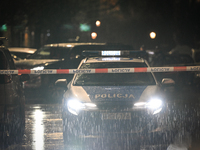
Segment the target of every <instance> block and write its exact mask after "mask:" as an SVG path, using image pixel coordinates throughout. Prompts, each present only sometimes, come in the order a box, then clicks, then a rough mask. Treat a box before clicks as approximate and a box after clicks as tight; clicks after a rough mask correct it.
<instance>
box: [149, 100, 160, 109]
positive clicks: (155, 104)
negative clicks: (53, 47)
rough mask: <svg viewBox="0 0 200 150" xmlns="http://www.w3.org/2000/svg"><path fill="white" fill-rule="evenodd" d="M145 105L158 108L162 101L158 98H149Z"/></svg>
mask: <svg viewBox="0 0 200 150" xmlns="http://www.w3.org/2000/svg"><path fill="white" fill-rule="evenodd" d="M146 107H147V108H150V109H158V108H160V107H162V101H161V100H160V99H151V100H150V101H149V102H148V103H147V104H146Z"/></svg>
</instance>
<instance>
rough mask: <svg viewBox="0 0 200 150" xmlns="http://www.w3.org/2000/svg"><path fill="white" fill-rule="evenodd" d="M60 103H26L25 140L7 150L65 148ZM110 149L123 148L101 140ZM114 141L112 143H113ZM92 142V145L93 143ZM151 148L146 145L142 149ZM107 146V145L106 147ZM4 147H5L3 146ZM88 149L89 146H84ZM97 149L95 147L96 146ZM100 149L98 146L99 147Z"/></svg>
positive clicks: (56, 149) (73, 148)
mask: <svg viewBox="0 0 200 150" xmlns="http://www.w3.org/2000/svg"><path fill="white" fill-rule="evenodd" d="M38 101H39V100H38ZM40 101H41V102H42V99H41V100H40ZM60 108H61V105H60V104H26V126H25V133H24V136H23V140H22V142H21V143H19V144H14V143H13V144H12V145H10V146H8V147H7V148H5V149H6V150H64V149H66V147H64V143H63V134H62V130H63V127H62V119H61V109H60ZM98 142H99V141H96V139H95V138H93V139H89V141H87V143H89V145H90V146H95V147H98V145H93V144H94V143H96V144H97V143H98ZM101 142H104V145H105V146H106V145H107V146H108V147H109V148H108V149H109V150H112V149H115V150H122V148H120V146H119V145H117V143H115V144H113V143H114V142H115V141H110V140H109V141H101ZM111 143H112V144H111ZM91 144H92V145H91ZM147 147H148V149H149V147H152V148H153V147H154V148H155V147H156V146H155V145H154V146H146V147H143V148H141V149H147ZM104 148H105V147H104ZM3 149H4V148H3ZM67 149H70V150H80V147H76V146H74V145H70V146H69V147H67ZM84 149H85V150H87V148H84ZM94 149H95V148H94ZM81 150H82V149H81ZM97 150H98V148H97Z"/></svg>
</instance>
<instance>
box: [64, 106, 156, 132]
mask: <svg viewBox="0 0 200 150" xmlns="http://www.w3.org/2000/svg"><path fill="white" fill-rule="evenodd" d="M159 117H160V115H152V114H151V113H150V112H148V111H147V110H134V109H131V110H93V111H81V112H80V113H79V114H78V115H74V114H72V113H70V112H69V111H68V110H67V109H66V108H64V109H63V124H64V125H67V126H68V128H73V127H77V128H80V129H81V132H82V133H83V134H89V135H91V134H93V135H94V134H104V135H105V134H111V133H113V134H122V133H125V134H140V133H143V132H154V131H155V129H156V128H157V127H158V126H157V120H159Z"/></svg>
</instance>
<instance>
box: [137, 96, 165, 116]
mask: <svg viewBox="0 0 200 150" xmlns="http://www.w3.org/2000/svg"><path fill="white" fill-rule="evenodd" d="M134 106H136V107H140V108H148V109H149V110H151V111H152V112H153V115H155V114H157V113H159V112H160V111H161V110H162V106H163V102H162V100H160V99H159V98H152V99H151V100H149V101H148V102H137V103H135V104H134Z"/></svg>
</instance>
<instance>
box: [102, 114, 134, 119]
mask: <svg viewBox="0 0 200 150" xmlns="http://www.w3.org/2000/svg"><path fill="white" fill-rule="evenodd" d="M102 119H103V120H128V119H131V113H103V114H102Z"/></svg>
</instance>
